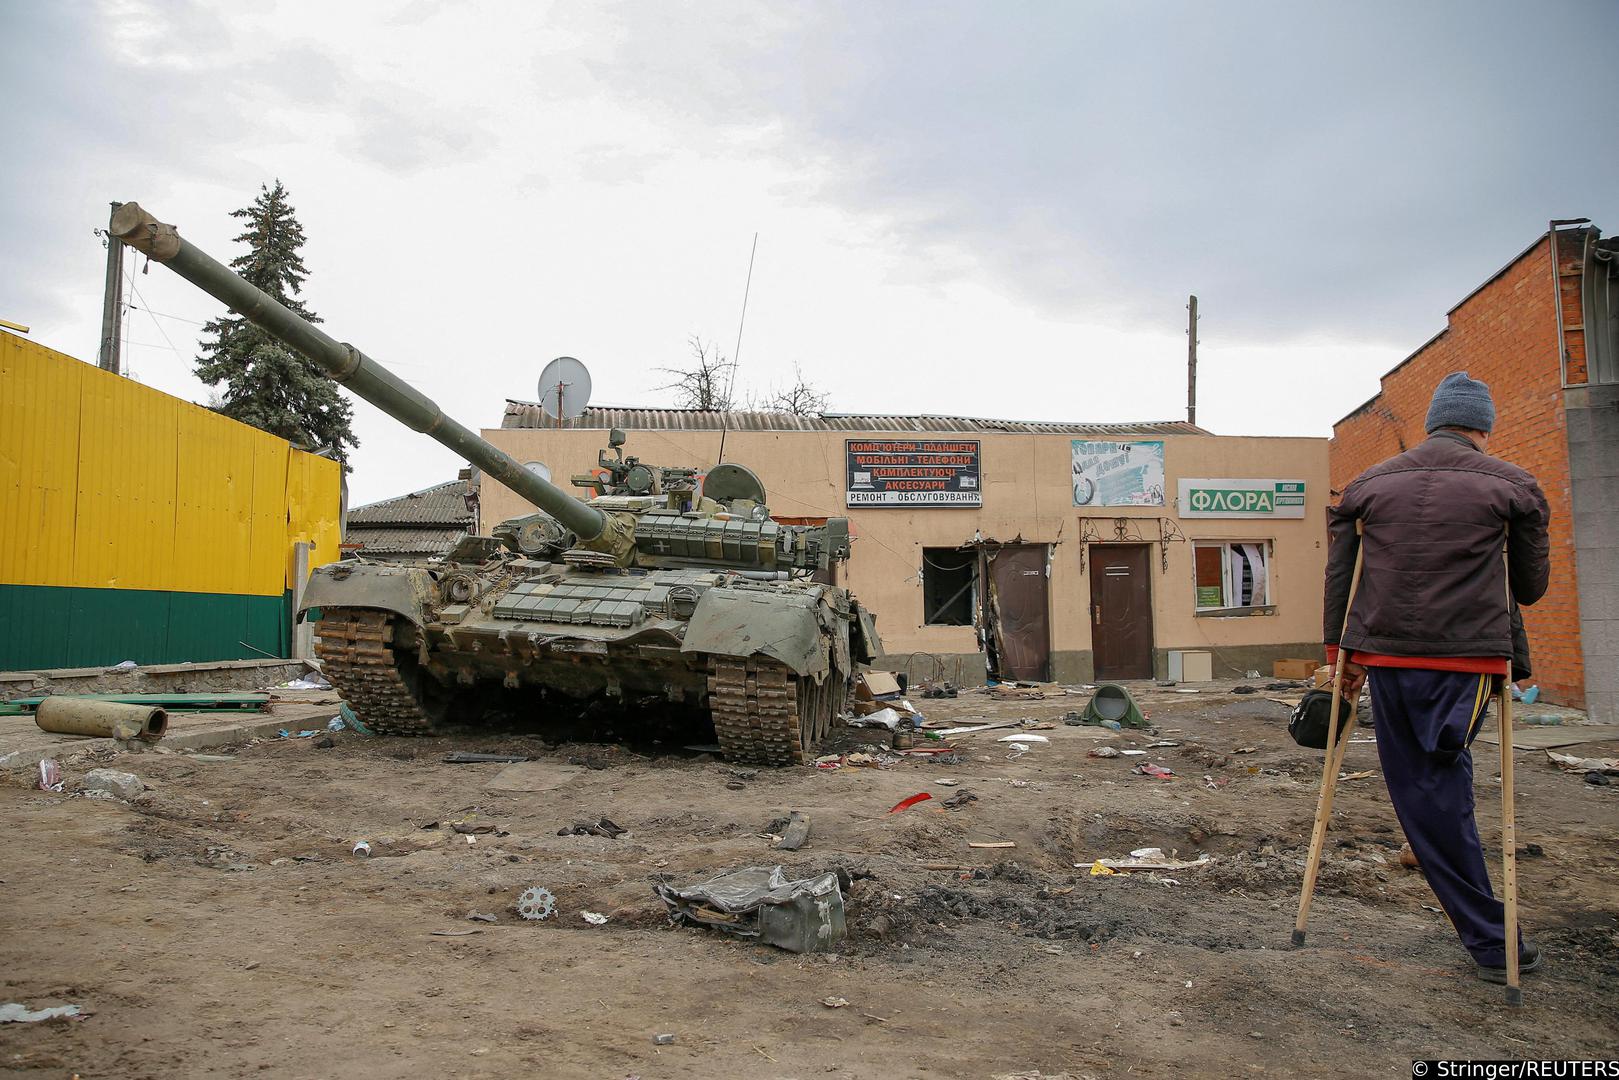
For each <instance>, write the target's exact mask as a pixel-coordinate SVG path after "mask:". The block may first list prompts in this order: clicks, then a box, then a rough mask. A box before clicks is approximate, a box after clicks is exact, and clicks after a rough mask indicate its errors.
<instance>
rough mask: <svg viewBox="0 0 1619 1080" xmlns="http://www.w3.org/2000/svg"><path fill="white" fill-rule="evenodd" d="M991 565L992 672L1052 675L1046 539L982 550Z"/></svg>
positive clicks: (1031, 677) (1035, 678) (1036, 677)
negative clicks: (1032, 542) (1033, 542)
mask: <svg viewBox="0 0 1619 1080" xmlns="http://www.w3.org/2000/svg"><path fill="white" fill-rule="evenodd" d="M985 561H986V563H987V564H988V568H989V596H988V599H987V603H988V605H989V612H988V615H989V618H988V620H987V623H988V625H989V626H990V627H991V628H992V630H993V636H994V641H993V642H992V645H993V648H994V655H993V656H992V661H993V662H994V664H995V667H996V674H997V675H998V676H999V677H1000V678H1002V679H1016V680H1019V681H1029V682H1045V681H1046V680H1047V679H1049V678H1050V677H1051V669H1050V664H1051V611H1050V603H1049V599H1050V598H1049V597H1048V595H1047V591H1046V581H1047V579H1046V545H1044V544H1008V545H1006V546H1005V547H1001V548H995V549H991V550H989V551H986V553H985Z"/></svg>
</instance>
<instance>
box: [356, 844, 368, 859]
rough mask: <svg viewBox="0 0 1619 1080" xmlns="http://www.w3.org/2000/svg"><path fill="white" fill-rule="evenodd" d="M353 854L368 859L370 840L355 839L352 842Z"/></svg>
mask: <svg viewBox="0 0 1619 1080" xmlns="http://www.w3.org/2000/svg"><path fill="white" fill-rule="evenodd" d="M354 854H355V855H357V856H359V857H360V858H362V859H369V858H370V857H371V841H369V840H356V841H355V842H354Z"/></svg>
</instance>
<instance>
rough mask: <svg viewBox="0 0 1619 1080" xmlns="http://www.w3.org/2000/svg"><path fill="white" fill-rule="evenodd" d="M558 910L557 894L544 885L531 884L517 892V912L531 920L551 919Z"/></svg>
mask: <svg viewBox="0 0 1619 1080" xmlns="http://www.w3.org/2000/svg"><path fill="white" fill-rule="evenodd" d="M556 910H557V898H556V896H555V895H553V894H552V892H551V890H550V889H547V888H545V887H544V886H542V885H531V886H530V887H528V888H526V889H524V890H523V891H522V892H520V893H518V894H517V914H519V915H521V916H522V917H523V918H525V919H528V920H529V921H531V922H536V921H544V920H546V919H549V918H550V917H551V916H552V915H554V914H556Z"/></svg>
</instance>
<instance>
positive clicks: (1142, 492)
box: [1073, 439, 1164, 506]
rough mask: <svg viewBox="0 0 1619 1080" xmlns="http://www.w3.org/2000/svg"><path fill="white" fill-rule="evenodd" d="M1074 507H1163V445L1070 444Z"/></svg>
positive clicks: (1089, 440)
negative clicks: (1071, 450)
mask: <svg viewBox="0 0 1619 1080" xmlns="http://www.w3.org/2000/svg"><path fill="white" fill-rule="evenodd" d="M1073 481H1074V505H1075V506H1162V505H1164V444H1163V443H1162V442H1101V441H1097V440H1093V439H1075V440H1074V441H1073Z"/></svg>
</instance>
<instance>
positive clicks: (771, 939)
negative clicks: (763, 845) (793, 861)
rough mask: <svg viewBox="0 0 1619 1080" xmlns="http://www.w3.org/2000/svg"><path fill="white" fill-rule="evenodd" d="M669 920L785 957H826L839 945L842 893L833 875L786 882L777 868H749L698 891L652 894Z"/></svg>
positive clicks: (663, 888) (662, 888) (666, 888)
mask: <svg viewBox="0 0 1619 1080" xmlns="http://www.w3.org/2000/svg"><path fill="white" fill-rule="evenodd" d="M655 891H656V892H657V894H658V897H659V899H661V900H662V901H663V902H664V903H665V904H667V905H668V906H669V916H670V918H671V919H673V920H675V921H676V922H686V923H691V924H694V925H697V926H706V927H709V928H711V929H715V930H722V931H724V932H726V933H729V934H735V935H737V936H739V937H747V938H757V939H758V940H760V941H763V942H765V943H766V944H769V945H775V946H777V947H778V948H782V949H786V950H788V951H789V952H799V953H803V952H826V951H829V950H830V949H831V948H832V946H834V945H835V944H837V943H838V942H839V941H842V940H843V937H844V934H845V933H846V932H847V931H846V929H845V926H844V921H843V893H842V891H841V890H840V889H839V887H838V878H837V875H836V874H832V873H826V874H821V875H819V876H817V877H813V878H806V879H804V880H802V881H788V880H787V878H786V876H785V875H784V874H783V873H782V868H781V867H780V866H776V867H764V866H751V867H748V868H746V869H743V870H736V871H732V872H731V873H727V874H721V875H719V876H718V877H714V878H711V879H709V880H708V881H705V882H703V883H701V884H699V885H693V886H689V887H687V888H683V889H681V888H675V887H673V886H671V885H658V886H657V887H656V890H655Z"/></svg>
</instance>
